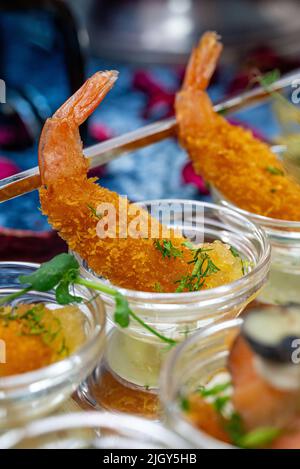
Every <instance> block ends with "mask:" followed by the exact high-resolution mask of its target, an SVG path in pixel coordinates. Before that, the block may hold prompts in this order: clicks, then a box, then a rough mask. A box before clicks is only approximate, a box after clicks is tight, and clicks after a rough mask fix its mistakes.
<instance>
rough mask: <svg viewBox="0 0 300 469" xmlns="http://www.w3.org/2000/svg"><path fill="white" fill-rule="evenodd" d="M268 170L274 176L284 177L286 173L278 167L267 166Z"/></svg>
mask: <svg viewBox="0 0 300 469" xmlns="http://www.w3.org/2000/svg"><path fill="white" fill-rule="evenodd" d="M266 170H267V171H268V172H269V173H270V174H274V176H284V172H283V171H282V169H280V168H276V166H267V167H266Z"/></svg>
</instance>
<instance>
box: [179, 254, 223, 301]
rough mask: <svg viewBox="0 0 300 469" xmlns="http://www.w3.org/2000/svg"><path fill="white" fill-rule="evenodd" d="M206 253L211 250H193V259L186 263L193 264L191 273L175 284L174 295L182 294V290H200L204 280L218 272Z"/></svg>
mask: <svg viewBox="0 0 300 469" xmlns="http://www.w3.org/2000/svg"><path fill="white" fill-rule="evenodd" d="M207 251H211V249H205V248H197V249H195V250H193V252H194V255H193V259H192V260H191V261H190V262H188V263H189V264H194V267H193V270H192V273H191V274H187V275H184V276H183V277H182V278H181V279H179V280H177V281H176V282H175V283H178V284H179V285H178V287H177V288H176V290H175V291H176V293H182V292H183V291H184V290H188V291H198V290H200V289H201V288H202V287H203V285H204V283H205V279H206V278H207V277H209V276H210V275H211V274H214V273H216V272H218V271H219V270H220V269H219V268H218V267H217V266H216V265H215V264H214V262H213V261H212V260H211V258H210V256H209V255H208V254H207Z"/></svg>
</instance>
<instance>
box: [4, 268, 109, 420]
mask: <svg viewBox="0 0 300 469" xmlns="http://www.w3.org/2000/svg"><path fill="white" fill-rule="evenodd" d="M38 267H39V265H38V264H31V263H27V262H0V298H1V297H4V296H6V295H9V294H11V293H14V292H17V291H18V290H20V289H21V288H22V287H21V286H20V283H19V281H18V277H19V276H20V275H29V274H32V273H33V272H35V270H36V269H37V268H38ZM76 293H77V294H78V295H80V296H82V297H83V298H84V299H86V300H88V301H87V302H84V303H82V304H78V305H77V306H78V308H80V310H81V312H82V314H83V318H84V324H83V327H84V332H85V335H86V341H85V343H84V344H83V345H82V346H80V347H79V348H78V349H77V350H76V351H75V352H74V353H72V354H71V355H70V356H68V357H67V358H65V359H63V360H61V361H58V362H56V363H54V364H51V365H49V366H46V367H43V368H41V369H38V370H36V371H32V372H28V373H23V374H19V375H13V376H8V377H2V378H0V428H7V427H11V426H13V425H19V424H21V423H22V424H23V423H25V422H26V421H28V420H30V419H33V418H36V417H38V416H40V415H43V414H46V413H49V412H51V411H52V410H53V409H55V408H56V407H58V406H59V405H60V404H61V403H62V402H63V401H65V400H66V399H67V398H68V397H70V395H71V394H72V393H73V391H75V389H76V388H77V387H78V385H79V384H80V383H81V382H82V381H83V380H84V379H85V378H86V377H87V376H88V374H89V373H91V371H92V370H93V369H94V368H95V366H96V364H97V363H98V361H99V359H100V357H101V356H102V352H103V349H104V344H105V307H104V304H103V302H102V300H101V299H100V298H99V297H95V292H92V291H89V290H88V289H87V288H81V287H80V288H76ZM24 303H44V304H45V305H49V306H51V305H52V308H53V307H54V306H53V305H55V308H60V307H61V306H60V305H58V304H57V303H56V300H55V294H54V292H48V293H41V292H35V291H32V292H28V293H24V294H23V295H22V296H20V297H19V298H17V299H15V300H13V301H12V302H11V303H10V304H11V305H12V306H16V305H18V304H24ZM20 339H21V338H20Z"/></svg>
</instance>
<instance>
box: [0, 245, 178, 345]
mask: <svg viewBox="0 0 300 469" xmlns="http://www.w3.org/2000/svg"><path fill="white" fill-rule="evenodd" d="M19 281H20V283H21V285H26V287H25V288H24V289H22V290H19V291H18V292H16V293H13V294H11V295H7V296H5V297H3V298H1V299H0V306H1V305H4V304H7V303H9V302H11V301H12V300H14V299H15V298H18V297H20V296H22V295H23V294H24V293H27V292H29V291H32V290H34V291H39V292H47V291H50V290H53V289H54V290H55V295H56V300H57V302H58V303H59V304H61V305H67V304H70V303H81V302H82V301H83V298H81V297H79V296H75V295H72V294H71V293H70V289H71V288H72V287H74V286H75V285H82V286H85V287H87V288H90V289H92V290H95V291H99V292H102V293H107V294H109V295H111V296H113V297H114V299H115V312H114V321H115V322H116V324H118V325H119V326H120V327H122V328H126V327H128V326H129V324H130V319H131V318H132V319H134V320H135V321H136V322H138V323H139V324H140V325H141V326H142V327H144V328H145V329H147V330H148V331H149V332H150V333H151V334H153V335H155V336H156V337H158V338H159V339H160V340H162V341H163V342H166V343H167V344H169V345H170V346H173V345H176V344H177V341H176V340H174V339H171V338H169V337H166V336H164V335H163V334H161V333H160V332H158V331H157V330H156V329H154V328H153V327H151V326H149V325H148V324H146V323H145V322H144V321H143V320H142V319H141V318H140V317H139V316H137V315H136V314H135V313H134V312H133V311H132V310H131V309H130V307H129V304H128V301H127V299H126V298H125V297H124V296H123V295H122V294H121V293H120V292H119V291H117V290H115V289H114V288H112V287H110V286H108V285H105V284H103V283H100V282H94V281H91V280H86V279H84V278H82V277H80V269H79V264H78V262H77V260H76V259H75V257H74V256H73V255H71V254H65V253H63V254H59V255H58V256H56V257H54V258H53V259H51V260H50V261H48V262H45V263H44V264H42V265H41V266H40V267H39V269H37V270H36V271H35V272H34V273H33V274H30V275H21V276H20V277H19Z"/></svg>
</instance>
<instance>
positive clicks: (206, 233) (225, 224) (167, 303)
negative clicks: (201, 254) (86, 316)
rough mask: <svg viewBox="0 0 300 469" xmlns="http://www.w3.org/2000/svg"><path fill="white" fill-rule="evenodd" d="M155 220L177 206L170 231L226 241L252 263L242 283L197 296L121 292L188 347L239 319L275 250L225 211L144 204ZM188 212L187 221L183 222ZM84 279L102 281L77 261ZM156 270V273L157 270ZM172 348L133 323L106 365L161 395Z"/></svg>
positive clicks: (190, 204)
mask: <svg viewBox="0 0 300 469" xmlns="http://www.w3.org/2000/svg"><path fill="white" fill-rule="evenodd" d="M142 204H143V206H144V207H146V208H147V209H148V211H151V214H152V215H153V214H154V213H159V211H160V210H162V211H164V209H165V211H166V212H167V211H168V207H170V204H172V207H174V213H173V217H172V219H171V220H170V222H169V223H168V226H169V227H173V228H177V229H179V230H181V231H182V232H183V234H184V235H185V236H186V237H187V238H190V239H191V238H193V237H195V236H198V237H200V238H202V241H203V242H211V241H214V240H221V241H223V242H224V243H228V244H230V245H232V246H234V247H235V248H236V249H238V251H239V252H240V253H241V255H242V257H243V258H244V259H246V260H248V261H249V263H251V265H252V267H251V268H249V271H248V273H247V274H246V275H245V276H243V277H242V278H240V279H238V280H236V281H234V282H232V283H230V284H227V285H223V286H220V287H217V288H212V289H207V290H203V291H198V292H191V293H148V292H142V291H133V290H127V289H124V288H118V287H116V288H117V289H118V290H119V291H120V292H121V293H122V294H123V295H125V296H126V297H127V299H128V301H129V304H130V307H131V308H132V310H133V311H134V312H135V313H136V314H138V315H139V317H140V318H141V319H143V321H145V322H146V323H147V324H149V325H151V326H152V327H154V328H156V329H157V330H158V331H159V332H160V333H161V334H164V335H165V336H167V337H169V338H172V339H175V340H178V341H182V340H183V339H184V338H185V337H186V336H187V335H189V334H190V333H193V332H195V331H196V330H198V329H199V328H201V327H204V326H206V325H208V324H210V323H213V322H215V321H216V320H218V319H220V318H224V319H226V318H230V317H236V316H237V315H239V314H240V313H241V311H242V310H243V309H244V308H245V306H246V305H247V304H248V303H249V302H250V301H251V300H253V299H254V298H255V297H256V295H257V294H258V292H259V291H260V289H261V288H262V286H263V285H264V283H265V281H266V277H267V273H268V270H269V263H270V246H269V243H268V240H267V237H266V235H265V233H264V231H263V230H262V229H261V228H259V227H257V226H256V225H255V224H254V223H253V222H252V221H251V220H248V219H247V218H245V217H243V216H241V215H239V214H238V213H236V212H234V211H232V210H230V209H228V208H225V207H221V206H219V205H214V204H210V203H206V202H195V201H187V200H155V201H147V202H143V203H142ZM183 209H184V219H183V217H182V213H183ZM75 256H76V257H77V260H78V262H79V263H80V266H81V275H82V276H83V277H85V278H87V279H90V280H93V281H95V280H99V279H100V280H101V281H103V282H105V280H103V279H102V278H101V277H99V276H97V275H96V274H95V273H94V272H93V271H91V270H90V269H89V268H88V266H87V264H86V263H85V262H84V261H82V259H81V258H80V257H79V256H77V255H76V254H75ZM154 268H155V267H154ZM102 299H103V301H104V303H105V306H106V311H107V315H108V320H109V321H110V322H111V323H112V324H113V312H114V299H113V298H112V297H111V296H110V295H107V294H102ZM167 348H168V344H166V343H163V342H162V341H160V340H159V339H157V338H156V337H155V336H154V335H153V334H151V333H149V332H148V331H147V330H146V329H145V328H143V327H142V326H141V325H140V324H138V323H137V322H135V321H133V320H131V323H130V325H129V327H128V328H127V329H118V328H115V330H114V333H113V334H112V336H111V338H110V341H109V344H108V349H107V352H106V361H107V363H108V366H109V367H110V368H111V370H112V371H113V373H114V374H115V375H116V376H119V377H120V378H122V379H123V380H125V381H128V382H129V383H131V384H134V385H136V386H141V387H144V388H146V389H147V390H148V389H156V388H157V386H158V376H159V371H160V367H161V363H162V361H163V360H164V359H165V357H166V350H167Z"/></svg>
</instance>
